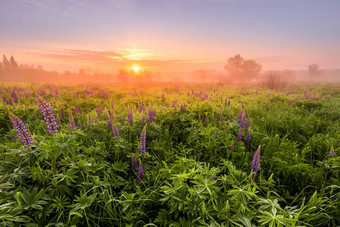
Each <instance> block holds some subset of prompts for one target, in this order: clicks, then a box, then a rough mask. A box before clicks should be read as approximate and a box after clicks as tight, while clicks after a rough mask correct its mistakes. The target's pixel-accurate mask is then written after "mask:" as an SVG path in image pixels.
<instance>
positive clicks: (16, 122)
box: [7, 108, 33, 147]
mask: <svg viewBox="0 0 340 227" xmlns="http://www.w3.org/2000/svg"><path fill="white" fill-rule="evenodd" d="M7 112H8V115H9V118H10V120H11V122H12V124H13V127H14V128H15V130H16V131H17V133H18V137H19V138H20V141H21V143H22V144H23V145H24V147H29V146H30V145H31V144H33V140H32V136H31V134H30V133H29V132H28V130H27V128H26V126H25V124H24V123H23V122H22V121H21V120H20V118H18V117H17V116H15V115H14V114H13V113H11V111H10V110H9V109H8V108H7Z"/></svg>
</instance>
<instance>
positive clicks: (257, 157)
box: [251, 145, 261, 180]
mask: <svg viewBox="0 0 340 227" xmlns="http://www.w3.org/2000/svg"><path fill="white" fill-rule="evenodd" d="M260 158H261V145H260V146H259V147H258V148H257V150H256V152H255V154H254V157H253V162H252V164H251V172H252V173H253V174H254V175H253V176H252V179H253V180H255V179H256V177H257V172H258V170H259V164H260Z"/></svg>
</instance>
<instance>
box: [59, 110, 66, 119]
mask: <svg viewBox="0 0 340 227" xmlns="http://www.w3.org/2000/svg"><path fill="white" fill-rule="evenodd" d="M60 115H61V117H62V118H65V110H64V109H61V110H60Z"/></svg>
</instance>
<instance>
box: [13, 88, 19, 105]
mask: <svg viewBox="0 0 340 227" xmlns="http://www.w3.org/2000/svg"><path fill="white" fill-rule="evenodd" d="M12 98H13V102H14V103H18V96H17V94H16V93H15V92H14V91H13V93H12Z"/></svg>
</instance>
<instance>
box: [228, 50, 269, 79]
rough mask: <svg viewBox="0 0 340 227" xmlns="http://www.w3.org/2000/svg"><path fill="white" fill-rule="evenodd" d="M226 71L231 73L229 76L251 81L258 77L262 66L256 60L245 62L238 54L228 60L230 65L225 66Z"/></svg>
mask: <svg viewBox="0 0 340 227" xmlns="http://www.w3.org/2000/svg"><path fill="white" fill-rule="evenodd" d="M224 69H226V70H227V71H229V74H230V75H231V76H233V77H236V78H240V79H242V80H250V79H252V78H254V77H256V76H257V74H258V73H259V72H260V71H261V70H262V66H261V65H260V64H258V63H257V62H255V61H254V60H251V59H249V60H244V59H243V58H242V57H241V55H239V54H238V55H235V56H234V57H232V58H229V59H228V63H227V64H226V65H225V66H224Z"/></svg>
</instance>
